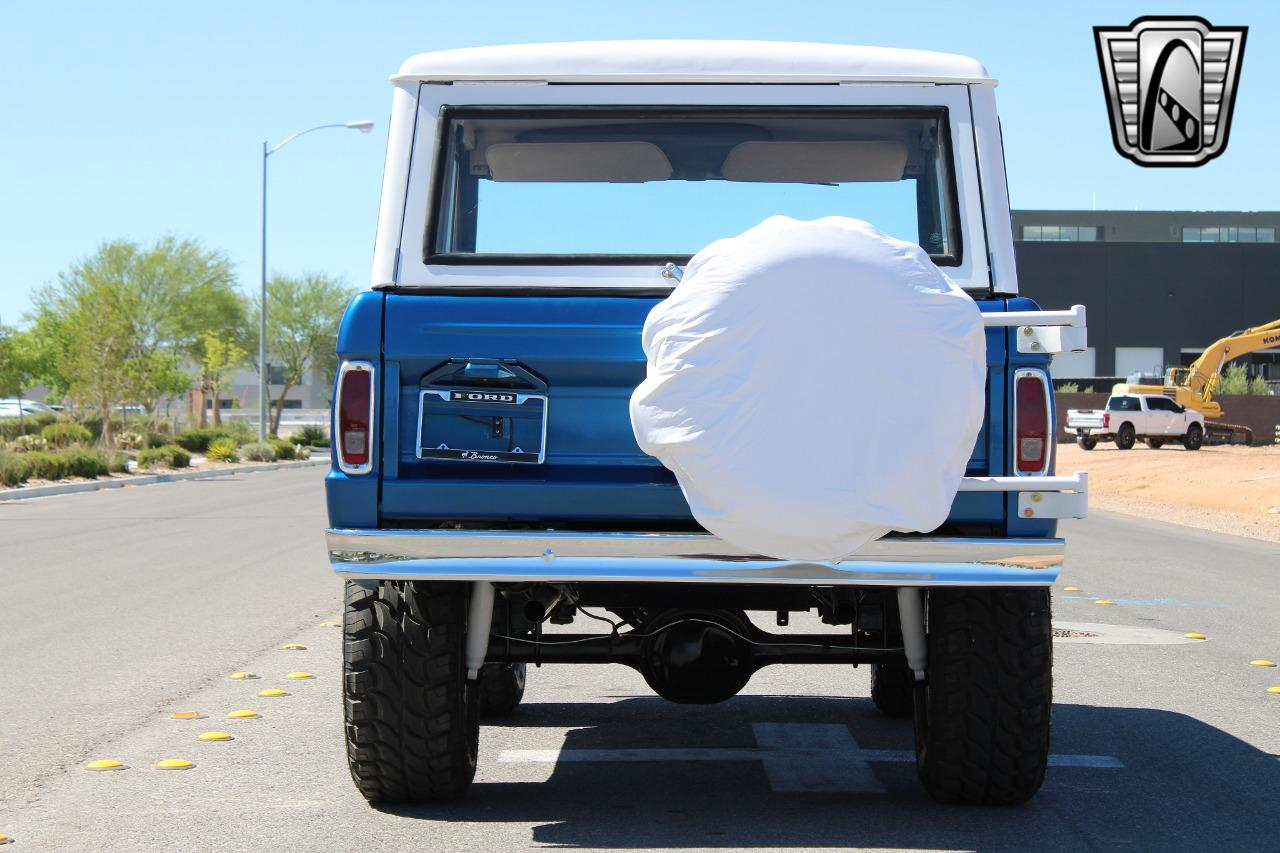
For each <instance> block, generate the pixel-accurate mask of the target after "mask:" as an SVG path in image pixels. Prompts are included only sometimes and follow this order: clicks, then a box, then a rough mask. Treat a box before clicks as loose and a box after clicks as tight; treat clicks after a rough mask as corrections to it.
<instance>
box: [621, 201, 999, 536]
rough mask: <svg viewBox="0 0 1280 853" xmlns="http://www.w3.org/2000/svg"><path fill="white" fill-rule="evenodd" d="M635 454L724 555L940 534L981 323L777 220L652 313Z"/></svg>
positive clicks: (946, 289)
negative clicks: (651, 465) (679, 494)
mask: <svg viewBox="0 0 1280 853" xmlns="http://www.w3.org/2000/svg"><path fill="white" fill-rule="evenodd" d="M643 345H644V352H645V356H646V357H647V360H648V376H647V378H646V379H645V381H644V382H643V383H642V384H641V385H640V387H638V388H637V389H636V391H635V393H634V394H633V395H632V397H631V424H632V427H633V429H634V430H635V435H636V441H637V442H639V444H640V447H641V448H642V449H643V450H644V451H645V452H646V453H648V454H650V455H652V456H655V457H657V458H658V459H659V460H661V461H662V463H663V464H664V465H666V466H667V468H669V469H671V470H672V471H673V472H675V475H676V479H677V480H678V481H679V483H680V487H681V489H683V491H684V495H685V498H686V499H687V500H688V502H689V507H690V509H691V510H692V511H693V516H694V518H696V519H697V520H698V522H699V523H700V524H702V526H703V527H705V528H706V529H707V530H709V531H710V532H711V533H714V534H715V535H717V536H719V537H721V538H722V539H724V540H725V541H727V542H729V543H731V544H733V545H736V546H738V547H740V548H744V549H748V550H750V551H751V552H753V553H756V554H760V555H764V556H768V557H773V558H777V559H787V560H816V561H837V560H840V559H842V558H844V557H847V556H849V555H852V554H853V553H854V552H856V551H857V550H858V549H859V548H861V547H862V546H863V545H865V544H866V543H867V542H870V541H872V540H874V539H877V538H879V537H881V536H883V535H884V534H886V533H888V532H889V531H895V530H896V531H901V532H913V531H919V532H927V531H930V530H933V529H934V528H936V527H937V526H938V525H940V524H941V523H942V522H943V521H944V520H945V519H946V517H947V514H948V512H949V511H950V508H951V503H952V501H953V499H954V498H955V494H956V490H957V488H958V487H959V484H960V479H961V477H962V476H963V475H964V469H965V462H966V461H967V460H968V458H969V455H970V453H971V452H972V450H973V447H974V442H975V441H976V440H977V436H978V432H979V430H980V429H981V428H982V420H983V411H984V402H983V398H984V393H985V392H984V388H985V383H986V346H985V338H984V334H983V326H982V316H981V314H980V313H979V311H978V307H977V306H976V305H975V304H974V302H973V300H972V299H970V298H969V296H968V295H967V294H965V293H964V291H963V290H961V289H960V288H958V287H956V286H955V285H954V284H952V283H951V282H950V281H949V280H948V279H947V278H946V277H945V276H944V275H943V274H942V273H941V272H940V271H939V270H938V268H937V267H936V266H934V265H933V263H932V262H931V261H930V260H929V257H928V255H926V254H925V253H924V251H923V250H922V249H921V248H920V247H919V246H916V245H915V244H913V243H906V242H903V241H901V240H897V239H894V238H892V237H889V236H887V235H885V234H883V233H882V232H880V231H879V230H877V229H876V228H875V227H874V226H872V225H870V224H868V223H866V222H863V221H861V220H858V219H849V218H845V217H828V218H825V219H818V220H815V221H811V222H802V221H797V220H794V219H789V218H787V217H781V216H775V217H772V218H770V219H767V220H765V221H764V222H763V223H761V224H760V225H757V226H755V227H754V228H752V229H750V230H748V231H745V232H743V233H742V234H740V235H738V236H736V237H731V238H727V239H724V240H718V241H716V242H715V243H712V244H711V245H710V246H707V247H706V248H705V249H703V250H702V251H701V252H699V253H698V254H697V255H696V256H695V257H694V258H693V260H692V261H691V262H690V263H689V266H688V268H687V269H686V270H685V274H684V277H683V279H682V280H681V282H680V283H679V285H678V286H677V287H676V288H675V289H674V291H673V292H672V293H671V295H670V296H669V297H668V298H667V299H665V300H664V301H662V302H660V303H659V304H658V305H656V306H655V307H654V309H653V310H652V311H651V312H650V313H649V317H648V319H647V320H646V321H645V324H644V337H643Z"/></svg>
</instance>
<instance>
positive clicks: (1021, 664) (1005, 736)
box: [915, 589, 1053, 805]
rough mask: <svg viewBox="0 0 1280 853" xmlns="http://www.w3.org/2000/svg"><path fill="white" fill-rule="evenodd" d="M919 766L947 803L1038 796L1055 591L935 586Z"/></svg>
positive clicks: (919, 698) (932, 792) (919, 717)
mask: <svg viewBox="0 0 1280 853" xmlns="http://www.w3.org/2000/svg"><path fill="white" fill-rule="evenodd" d="M927 612H928V617H927V619H928V663H927V669H926V675H927V679H926V682H925V684H924V685H923V686H920V687H917V688H916V702H915V736H916V769H917V772H918V774H919V777H920V781H921V783H922V784H923V785H924V788H925V790H926V791H928V793H929V796H931V797H932V798H933V799H935V800H937V801H938V802H942V803H959V804H964V805H1014V804H1017V803H1022V802H1025V801H1026V800H1028V799H1030V798H1031V796H1032V795H1033V794H1035V792H1036V791H1037V790H1039V788H1040V785H1041V783H1042V782H1043V781H1044V771H1045V766H1046V765H1047V764H1048V761H1049V718H1050V713H1051V709H1052V705H1053V675H1052V673H1053V640H1052V629H1051V627H1050V622H1049V615H1050V614H1049V591H1048V590H1047V589H937V590H930V591H929V601H928V611H927Z"/></svg>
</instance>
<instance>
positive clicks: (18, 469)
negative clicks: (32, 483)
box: [0, 451, 30, 487]
mask: <svg viewBox="0 0 1280 853" xmlns="http://www.w3.org/2000/svg"><path fill="white" fill-rule="evenodd" d="M29 475H30V467H29V466H28V465H27V460H26V458H25V454H22V455H19V454H17V453H5V452H3V451H0V486H9V487H12V486H21V485H22V484H23V483H25V482H26V480H27V477H28V476H29Z"/></svg>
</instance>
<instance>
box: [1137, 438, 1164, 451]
mask: <svg viewBox="0 0 1280 853" xmlns="http://www.w3.org/2000/svg"><path fill="white" fill-rule="evenodd" d="M1142 441H1143V443H1145V444H1146V445H1147V447H1150V448H1151V449H1152V450H1159V449H1160V448H1162V447H1164V439H1163V438H1144V439H1143V440H1142Z"/></svg>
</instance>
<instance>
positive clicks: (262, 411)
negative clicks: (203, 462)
mask: <svg viewBox="0 0 1280 853" xmlns="http://www.w3.org/2000/svg"><path fill="white" fill-rule="evenodd" d="M270 156H271V151H270V150H269V149H268V148H267V140H265V139H264V140H262V290H261V291H259V293H258V441H259V442H263V441H266V440H267V158H268V157H270ZM213 404H214V405H215V406H216V405H218V401H217V400H214V401H213Z"/></svg>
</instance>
